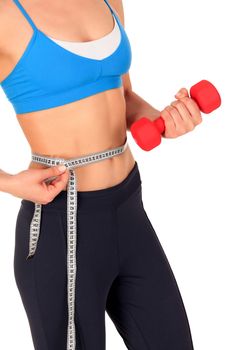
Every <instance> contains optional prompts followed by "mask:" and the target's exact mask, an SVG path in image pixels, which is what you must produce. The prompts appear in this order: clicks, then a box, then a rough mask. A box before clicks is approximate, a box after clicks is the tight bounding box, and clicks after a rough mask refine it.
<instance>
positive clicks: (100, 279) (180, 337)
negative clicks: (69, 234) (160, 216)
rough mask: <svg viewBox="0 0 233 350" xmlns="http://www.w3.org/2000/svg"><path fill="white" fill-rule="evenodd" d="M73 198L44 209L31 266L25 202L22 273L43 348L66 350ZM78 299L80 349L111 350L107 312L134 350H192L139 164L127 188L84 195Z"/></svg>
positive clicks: (19, 227) (62, 196)
mask: <svg viewBox="0 0 233 350" xmlns="http://www.w3.org/2000/svg"><path fill="white" fill-rule="evenodd" d="M66 200H67V192H66V191H61V192H60V193H59V194H58V195H57V196H56V197H55V198H54V200H53V201H52V202H50V203H48V204H46V205H43V211H42V218H41V234H40V238H39V241H38V246H37V250H36V254H35V256H34V257H33V258H32V259H29V260H26V256H27V253H28V244H29V226H30V221H31V218H32V215H33V211H34V203H33V202H31V201H28V200H25V199H23V200H21V207H20V210H19V212H18V216H17V222H16V230H15V255H14V273H15V279H16V283H17V287H18V290H19V292H20V295H21V298H22V302H23V305H24V308H25V311H26V314H27V317H28V321H29V325H30V330H31V334H32V339H33V343H34V347H35V349H36V350H66V336H67V317H68V316H67V315H68V311H67V290H66V288H67V277H66V276H67V275H66V274H67V271H66V263H67V261H66V249H67V243H66V205H67V203H66ZM78 203H79V204H78V214H77V225H78V237H77V276H76V296H75V303H76V304H75V307H76V309H75V322H76V344H77V349H78V350H104V349H105V310H106V311H107V313H108V315H109V317H110V318H111V319H112V321H113V322H114V324H115V326H116V329H117V330H118V332H119V334H120V335H121V336H122V339H123V341H124V343H125V345H126V347H127V348H128V349H130V350H192V349H193V344H192V339H191V333H190V328H189V324H188V319H187V315H186V312H185V308H184V304H183V301H182V298H181V295H180V292H179V289H178V286H177V283H176V280H175V277H174V275H173V272H172V270H171V267H170V265H169V262H168V259H167V257H166V255H165V253H164V251H163V248H162V246H161V244H160V242H159V239H158V237H157V235H156V232H155V230H154V228H153V227H152V224H151V222H150V220H149V218H148V216H147V214H146V212H145V210H144V207H143V202H142V186H141V178H140V173H139V169H138V164H137V162H135V165H134V167H133V169H132V170H131V172H130V173H129V175H128V176H127V177H126V178H125V179H124V180H123V181H122V182H121V183H119V184H117V185H115V186H112V187H108V188H106V189H100V190H94V191H81V192H80V191H78Z"/></svg>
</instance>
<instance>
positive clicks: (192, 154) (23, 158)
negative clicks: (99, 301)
mask: <svg viewBox="0 0 233 350" xmlns="http://www.w3.org/2000/svg"><path fill="white" fill-rule="evenodd" d="M123 4H124V12H125V28H126V30H127V33H128V36H129V38H130V41H131V46H132V52H133V57H132V65H131V69H130V75H131V82H132V86H133V90H134V91H135V92H136V93H137V94H139V95H140V96H141V97H142V98H144V99H145V100H146V101H148V102H149V103H150V104H152V105H153V106H154V107H155V108H157V109H159V110H161V109H163V108H164V107H165V106H166V105H168V104H170V103H171V102H172V101H173V100H175V98H174V94H175V93H176V92H177V91H178V90H179V89H180V88H181V87H186V88H188V89H189V88H190V87H191V86H192V85H193V84H195V83H196V82H198V81H200V80H202V79H207V80H210V81H211V82H212V83H213V84H215V85H216V87H217V88H218V90H219V92H220V93H221V96H222V106H221V108H219V109H218V110H216V111H215V112H213V113H212V114H209V115H204V114H203V123H202V124H201V125H199V126H197V127H196V128H195V130H194V131H193V132H191V133H188V134H186V135H184V136H182V137H180V138H177V139H173V140H172V139H163V141H162V145H161V146H160V147H157V148H156V149H153V150H152V151H150V152H145V151H143V150H141V149H140V148H139V147H138V146H137V145H136V144H135V142H134V141H133V139H132V137H131V135H130V134H128V138H129V145H130V147H131V150H132V152H133V153H134V157H135V159H136V160H137V161H138V164H139V169H140V172H141V178H142V186H143V202H144V206H145V209H146V211H147V214H148V216H149V218H150V220H151V222H152V225H153V226H154V228H155V230H156V233H157V235H158V237H159V239H160V241H161V243H162V245H163V248H164V250H165V252H166V254H167V257H168V259H169V261H170V264H171V266H172V269H173V272H174V274H175V276H176V279H177V282H178V284H179V288H180V291H181V294H182V297H183V300H184V304H185V307H186V311H187V314H188V318H189V322H190V327H191V331H192V336H193V342H194V347H195V350H206V349H211V350H219V349H224V350H230V349H233V340H232V335H231V334H232V313H233V302H232V295H233V286H232V266H233V265H232V263H233V255H232V240H231V235H232V233H233V222H232V221H233V216H232V202H233V189H232V176H233V171H232V157H231V150H232V147H233V141H232V129H233V121H232V118H233V116H232V104H231V100H232V97H231V93H232V78H233V73H232V62H233V55H232V51H231V46H232V45H231V42H232V36H231V33H232V32H233V24H232V18H231V17H230V16H231V13H232V12H231V10H230V5H231V2H230V1H227V0H222V1H214V0H205V1H202V0H195V1H190V0H188V1H187V0H176V1H172V0H164V1H156V2H153V1H149V0H144V1H143V2H141V1H133V0H127V1H124V0H123ZM0 118H1V119H0V120H1V124H0V146H1V152H0V167H1V168H2V169H3V170H5V171H7V172H9V173H16V172H18V171H21V170H23V169H25V168H26V166H27V165H28V162H29V160H30V149H29V147H28V144H27V141H26V139H25V138H24V135H23V133H22V131H21V129H20V126H19V125H18V123H17V120H16V117H15V114H14V111H13V108H12V106H11V105H10V104H9V102H8V101H7V100H6V97H5V95H4V93H3V91H2V90H1V89H0ZM19 205H20V199H19V198H16V197H13V196H11V195H9V194H6V193H0V215H1V220H0V233H1V234H0V272H1V290H0V291H1V292H0V310H1V316H0V321H1V337H0V347H1V348H5V347H6V345H7V348H8V349H14V348H16V347H17V348H18V349H24V350H32V349H33V345H32V340H31V335H30V330H29V325H28V321H27V318H26V314H25V311H24V309H23V305H22V303H21V299H20V296H19V293H18V290H17V287H16V284H15V280H14V274H13V251H14V229H15V220H16V215H17V212H18V208H19ZM106 342H107V349H108V350H110V349H111V350H112V349H117V350H121V349H122V350H123V349H126V347H125V345H124V343H123V340H122V339H121V337H120V335H119V334H118V333H117V331H116V329H115V327H114V324H113V323H112V321H111V320H110V319H109V317H108V316H107V314H106ZM93 350H94V349H93Z"/></svg>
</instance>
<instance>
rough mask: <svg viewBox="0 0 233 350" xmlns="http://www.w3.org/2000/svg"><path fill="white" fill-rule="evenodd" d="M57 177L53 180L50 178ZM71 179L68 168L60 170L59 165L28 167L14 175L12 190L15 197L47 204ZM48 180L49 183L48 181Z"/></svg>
mask: <svg viewBox="0 0 233 350" xmlns="http://www.w3.org/2000/svg"><path fill="white" fill-rule="evenodd" d="M51 177H56V178H55V179H54V180H52V181H50V180H49V181H48V178H51ZM68 179H69V171H68V169H67V168H65V170H62V171H60V170H59V168H58V166H53V167H49V168H43V169H39V168H38V169H37V168H36V169H35V168H32V169H27V170H23V171H20V172H19V173H17V174H15V175H12V184H11V186H10V191H8V192H9V193H11V194H12V195H14V196H15V197H19V198H22V199H27V200H30V201H32V202H34V203H39V204H47V203H49V202H51V201H52V200H53V199H54V197H56V196H57V195H58V193H59V192H61V191H62V190H63V189H66V184H67V182H68ZM46 180H47V183H48V184H47V183H46Z"/></svg>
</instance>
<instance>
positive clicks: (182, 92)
mask: <svg viewBox="0 0 233 350" xmlns="http://www.w3.org/2000/svg"><path fill="white" fill-rule="evenodd" d="M175 97H176V98H178V99H179V98H182V97H189V93H188V90H187V89H186V88H181V89H180V90H179V91H178V92H177V93H176V94H175Z"/></svg>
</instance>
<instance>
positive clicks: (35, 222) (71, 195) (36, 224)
mask: <svg viewBox="0 0 233 350" xmlns="http://www.w3.org/2000/svg"><path fill="white" fill-rule="evenodd" d="M127 145H128V144H127V137H126V140H125V143H124V144H123V145H122V146H120V147H116V148H112V149H109V150H106V151H103V152H96V153H92V154H88V155H86V156H83V157H78V158H70V159H64V158H53V157H47V156H43V155H39V154H36V153H32V161H33V162H37V163H41V164H45V165H49V166H56V165H59V164H64V165H65V166H66V167H67V168H68V169H69V180H68V185H67V304H68V326H67V348H66V349H67V350H77V349H76V330H75V321H74V311H75V281H76V270H77V266H76V246H77V222H76V218H77V216H76V213H77V199H78V192H77V186H76V185H77V183H76V182H77V179H76V175H75V171H74V168H76V167H80V166H84V165H87V164H90V163H94V162H98V161H101V160H104V159H107V158H111V157H114V156H117V155H118V154H121V153H123V152H124V151H125V150H126V148H127ZM41 212H42V204H39V203H35V209H34V214H33V217H32V220H31V223H30V238H29V253H28V256H27V257H26V259H31V258H32V257H33V256H34V254H35V252H36V248H37V243H38V239H39V235H40V221H41Z"/></svg>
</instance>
